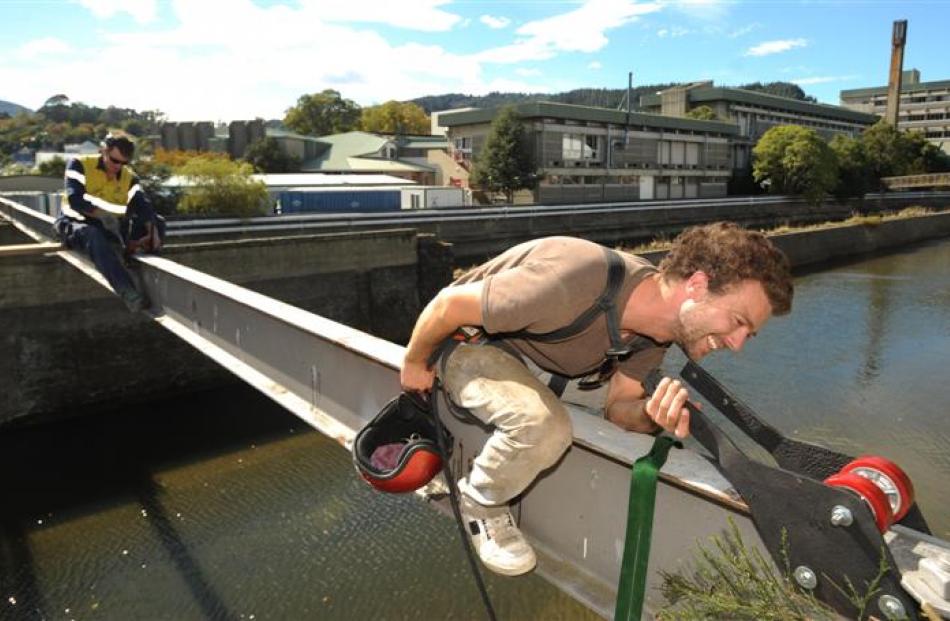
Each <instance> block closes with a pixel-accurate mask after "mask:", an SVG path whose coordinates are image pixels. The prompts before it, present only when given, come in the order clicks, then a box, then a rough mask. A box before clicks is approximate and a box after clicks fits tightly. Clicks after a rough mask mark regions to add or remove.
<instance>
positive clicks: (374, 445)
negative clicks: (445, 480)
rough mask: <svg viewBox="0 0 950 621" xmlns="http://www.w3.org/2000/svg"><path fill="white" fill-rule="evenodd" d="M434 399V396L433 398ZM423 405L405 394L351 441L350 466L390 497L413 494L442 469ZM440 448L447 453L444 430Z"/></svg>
mask: <svg viewBox="0 0 950 621" xmlns="http://www.w3.org/2000/svg"><path fill="white" fill-rule="evenodd" d="M433 398H435V397H433ZM435 416H436V414H435V413H433V412H432V411H431V410H430V408H429V407H428V405H427V404H425V403H424V402H422V401H421V400H420V399H419V398H417V397H414V396H410V395H408V394H406V393H402V394H400V395H399V396H398V397H396V398H395V399H393V400H392V401H390V402H389V403H387V404H386V405H385V406H384V407H383V409H382V410H381V411H380V412H379V414H377V415H376V417H375V418H373V420H371V421H370V422H369V423H368V424H367V425H366V426H365V427H363V428H362V429H360V431H359V432H358V433H357V434H356V438H355V439H354V440H353V463H354V464H355V465H356V469H357V471H359V473H360V475H361V476H362V477H363V478H364V479H366V481H367V482H368V483H369V484H370V485H372V486H373V487H375V488H376V489H378V490H380V491H383V492H389V493H392V494H402V493H405V492H413V491H415V490H417V489H419V488H420V487H423V486H425V484H426V483H428V482H429V481H430V480H432V477H434V476H435V475H436V474H438V473H439V471H440V470H442V464H443V455H442V451H441V450H440V448H439V440H438V433H439V429H444V428H442V427H441V425H440V424H438V423H437V421H436V420H435ZM443 433H444V434H445V438H444V440H445V441H444V442H443V444H442V445H443V446H445V447H449V449H448V450H451V446H452V438H451V436H449V434H448V432H447V431H443Z"/></svg>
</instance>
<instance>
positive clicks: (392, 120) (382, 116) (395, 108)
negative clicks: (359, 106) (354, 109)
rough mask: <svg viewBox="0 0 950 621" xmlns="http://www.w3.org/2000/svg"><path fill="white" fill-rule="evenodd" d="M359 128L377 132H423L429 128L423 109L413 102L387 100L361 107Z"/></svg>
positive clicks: (427, 118)
mask: <svg viewBox="0 0 950 621" xmlns="http://www.w3.org/2000/svg"><path fill="white" fill-rule="evenodd" d="M360 129H362V130H363V131H364V132H375V133H377V134H425V135H428V134H429V131H430V129H431V125H430V124H429V117H427V116H426V113H425V110H423V109H422V108H421V107H419V106H417V105H416V104H414V103H411V102H406V103H400V102H398V101H392V100H391V101H387V102H386V103H383V104H380V105H378V106H370V107H369V108H363V114H362V115H361V116H360Z"/></svg>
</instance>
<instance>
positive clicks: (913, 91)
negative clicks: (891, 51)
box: [841, 69, 950, 153]
mask: <svg viewBox="0 0 950 621" xmlns="http://www.w3.org/2000/svg"><path fill="white" fill-rule="evenodd" d="M902 75H903V77H902V80H901V94H900V106H899V113H898V117H897V126H898V127H899V128H900V129H904V130H916V131H919V132H922V133H923V134H924V136H925V137H926V138H927V140H929V141H930V142H932V143H934V144H935V145H937V146H938V147H940V148H941V149H943V150H944V152H946V153H950V80H939V81H936V82H921V81H920V71H918V70H917V69H911V70H910V71H905V72H904V73H903V74H902ZM841 105H842V106H846V107H848V108H850V109H852V110H858V111H861V112H869V113H873V114H879V115H881V116H883V115H884V111H885V110H886V108H887V87H886V86H874V87H870V88H855V89H851V90H846V91H841Z"/></svg>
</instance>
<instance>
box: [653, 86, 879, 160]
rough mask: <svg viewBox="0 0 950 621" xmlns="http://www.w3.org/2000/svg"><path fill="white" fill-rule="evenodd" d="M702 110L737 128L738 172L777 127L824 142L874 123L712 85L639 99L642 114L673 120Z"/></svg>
mask: <svg viewBox="0 0 950 621" xmlns="http://www.w3.org/2000/svg"><path fill="white" fill-rule="evenodd" d="M700 106H708V107H709V108H711V109H712V111H713V112H714V113H715V114H716V116H717V117H718V118H719V119H721V120H723V121H727V122H729V123H734V124H735V125H736V126H737V128H738V137H737V139H736V143H735V144H736V161H735V167H736V168H737V169H745V168H748V167H749V166H750V164H751V151H752V147H754V146H755V143H756V142H757V141H758V140H759V138H761V137H762V134H764V133H765V132H767V131H768V130H769V129H771V128H772V127H775V126H776V125H801V126H803V127H810V128H812V129H814V130H815V131H817V132H818V133H819V134H821V135H823V136H824V137H825V138H831V137H832V136H834V135H835V134H845V135H848V136H856V135H858V134H859V133H861V131H863V130H864V129H865V128H866V127H870V126H871V125H873V124H874V123H876V122H877V120H878V117H877V116H875V115H874V114H870V113H868V112H865V111H857V110H851V109H847V108H842V107H840V106H832V105H829V104H819V103H811V102H808V101H801V100H798V99H789V98H787V97H778V96H776V95H768V94H766V93H759V92H755V91H747V90H743V89H738V88H724V87H717V86H713V83H712V82H711V81H706V82H695V83H692V84H687V85H683V86H677V87H674V88H670V89H667V90H664V91H660V92H658V93H656V94H654V95H645V96H643V97H641V98H640V108H641V109H642V110H644V111H647V112H653V113H657V114H663V115H668V116H674V117H685V116H686V114H687V113H688V112H689V111H690V110H693V109H695V108H698V107H700Z"/></svg>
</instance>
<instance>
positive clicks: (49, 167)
mask: <svg viewBox="0 0 950 621" xmlns="http://www.w3.org/2000/svg"><path fill="white" fill-rule="evenodd" d="M38 169H39V172H40V174H41V175H43V176H44V177H62V176H63V175H65V174H66V160H64V159H63V158H61V157H59V156H57V157H54V158H53V159H51V160H46V161H45V162H41V163H40V165H39V166H38Z"/></svg>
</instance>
